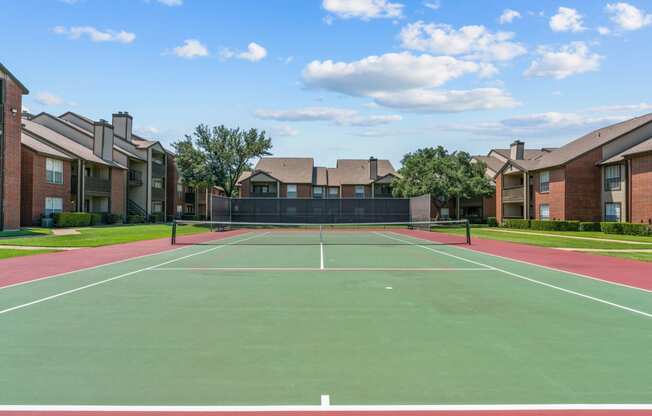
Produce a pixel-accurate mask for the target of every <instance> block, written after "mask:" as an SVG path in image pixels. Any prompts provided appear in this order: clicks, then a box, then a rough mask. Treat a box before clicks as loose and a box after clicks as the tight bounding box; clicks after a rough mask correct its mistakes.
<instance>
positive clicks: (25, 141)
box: [20, 131, 72, 160]
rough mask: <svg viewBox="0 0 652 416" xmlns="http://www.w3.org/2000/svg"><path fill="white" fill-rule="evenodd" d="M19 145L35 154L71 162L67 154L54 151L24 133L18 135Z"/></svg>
mask: <svg viewBox="0 0 652 416" xmlns="http://www.w3.org/2000/svg"><path fill="white" fill-rule="evenodd" d="M20 143H21V144H22V145H23V146H26V147H28V148H30V149H32V150H34V151H35V152H37V153H41V154H44V155H47V156H52V157H55V158H57V159H65V160H71V159H72V157H70V156H68V155H67V154H65V153H63V152H61V151H59V150H57V149H55V148H54V147H52V146H50V145H48V144H46V143H44V142H42V141H40V140H38V139H36V138H34V137H32V136H30V135H29V133H27V132H26V131H22V132H21V135H20Z"/></svg>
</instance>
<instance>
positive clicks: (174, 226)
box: [170, 219, 177, 245]
mask: <svg viewBox="0 0 652 416" xmlns="http://www.w3.org/2000/svg"><path fill="white" fill-rule="evenodd" d="M176 243H177V220H176V219H174V220H172V239H171V241H170V244H172V245H175V244H176Z"/></svg>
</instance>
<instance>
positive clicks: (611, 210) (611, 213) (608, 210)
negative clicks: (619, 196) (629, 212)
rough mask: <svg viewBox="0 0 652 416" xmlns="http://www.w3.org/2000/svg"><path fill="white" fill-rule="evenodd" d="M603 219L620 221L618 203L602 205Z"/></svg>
mask: <svg viewBox="0 0 652 416" xmlns="http://www.w3.org/2000/svg"><path fill="white" fill-rule="evenodd" d="M604 219H605V220H607V221H618V222H619V221H620V202H607V203H606V204H604Z"/></svg>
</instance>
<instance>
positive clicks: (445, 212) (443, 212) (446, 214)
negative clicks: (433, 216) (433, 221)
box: [441, 207, 450, 219]
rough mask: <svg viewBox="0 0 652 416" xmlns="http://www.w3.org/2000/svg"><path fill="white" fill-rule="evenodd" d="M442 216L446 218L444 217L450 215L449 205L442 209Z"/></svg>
mask: <svg viewBox="0 0 652 416" xmlns="http://www.w3.org/2000/svg"><path fill="white" fill-rule="evenodd" d="M441 217H442V218H444V219H446V218H449V217H450V211H449V209H448V207H443V208H442V209H441Z"/></svg>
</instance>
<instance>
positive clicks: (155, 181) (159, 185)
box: [152, 178, 163, 189]
mask: <svg viewBox="0 0 652 416" xmlns="http://www.w3.org/2000/svg"><path fill="white" fill-rule="evenodd" d="M152 188H156V189H163V178H152Z"/></svg>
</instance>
